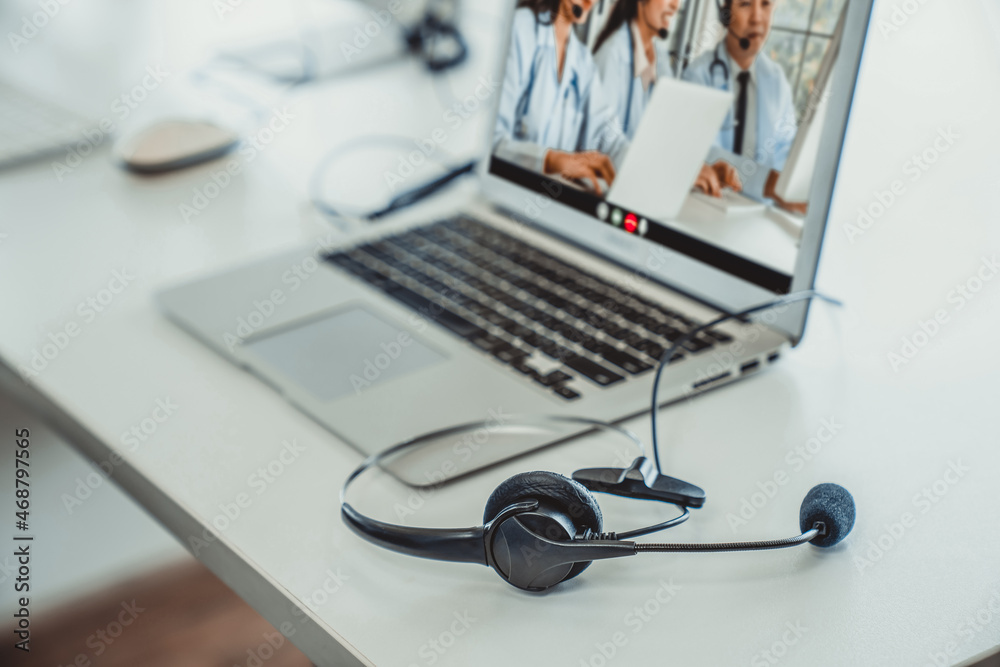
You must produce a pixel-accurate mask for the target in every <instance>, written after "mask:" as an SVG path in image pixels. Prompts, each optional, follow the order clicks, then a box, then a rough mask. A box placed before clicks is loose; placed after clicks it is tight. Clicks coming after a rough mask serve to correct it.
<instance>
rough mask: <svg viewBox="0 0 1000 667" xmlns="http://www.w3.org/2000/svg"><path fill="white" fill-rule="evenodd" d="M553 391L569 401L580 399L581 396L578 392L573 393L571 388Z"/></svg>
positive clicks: (557, 388) (558, 388)
mask: <svg viewBox="0 0 1000 667" xmlns="http://www.w3.org/2000/svg"><path fill="white" fill-rule="evenodd" d="M553 391H555V392H556V393H557V394H559V395H560V396H562V397H563V398H565V399H566V400H567V401H572V400H575V399H577V398H580V394H579V393H578V392H575V391H573V390H572V389H570V388H569V387H556V388H555V389H553Z"/></svg>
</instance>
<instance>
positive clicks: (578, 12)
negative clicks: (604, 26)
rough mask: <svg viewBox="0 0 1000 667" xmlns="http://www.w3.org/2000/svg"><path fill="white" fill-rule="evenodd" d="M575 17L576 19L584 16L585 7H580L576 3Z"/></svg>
mask: <svg viewBox="0 0 1000 667" xmlns="http://www.w3.org/2000/svg"><path fill="white" fill-rule="evenodd" d="M573 16H574V17H576V18H580V17H582V16H583V7H581V6H580V5H578V4H575V3H574V4H573Z"/></svg>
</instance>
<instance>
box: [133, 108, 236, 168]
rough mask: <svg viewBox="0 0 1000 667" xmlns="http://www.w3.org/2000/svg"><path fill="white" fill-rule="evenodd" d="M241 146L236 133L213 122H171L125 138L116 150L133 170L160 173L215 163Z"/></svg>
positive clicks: (160, 123)
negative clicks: (210, 162)
mask: <svg viewBox="0 0 1000 667" xmlns="http://www.w3.org/2000/svg"><path fill="white" fill-rule="evenodd" d="M237 143H239V136H238V135H237V134H236V133H234V132H232V131H231V130H227V129H225V128H222V127H219V126H218V125H215V124H213V123H210V122H206V121H194V120H167V121H161V122H159V123H157V124H155V125H151V126H150V127H147V128H146V129H144V130H141V131H140V132H138V133H137V134H134V135H132V136H130V137H128V138H126V139H123V140H122V141H120V142H119V143H118V145H116V146H115V149H114V150H115V153H116V154H117V155H118V157H119V159H120V160H121V161H122V163H123V164H124V165H125V166H126V167H127V168H129V169H131V170H132V171H136V172H139V173H143V174H158V173H163V172H167V171H173V170H175V169H183V168H184V167H190V166H193V165H196V164H200V163H202V162H207V161H208V160H213V159H215V158H217V157H219V156H221V155H225V154H226V153H228V152H229V151H231V150H232V149H233V148H234V147H235V146H236V144H237Z"/></svg>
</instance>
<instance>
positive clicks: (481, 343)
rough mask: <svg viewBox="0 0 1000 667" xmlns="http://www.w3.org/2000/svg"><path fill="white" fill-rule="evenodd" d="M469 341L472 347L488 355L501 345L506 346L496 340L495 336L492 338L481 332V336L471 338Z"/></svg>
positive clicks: (501, 341)
mask: <svg viewBox="0 0 1000 667" xmlns="http://www.w3.org/2000/svg"><path fill="white" fill-rule="evenodd" d="M471 340H472V344H473V345H475V346H476V347H478V348H479V349H480V350H482V351H483V352H489V353H490V354H492V353H493V350H495V349H497V348H499V347H501V346H503V345H507V343H506V342H505V341H503V340H501V339H499V338H497V337H496V336H492V335H490V334H488V333H486V332H483V333H482V334H480V335H479V336H476V337H474V338H472V339H471ZM508 347H509V345H508Z"/></svg>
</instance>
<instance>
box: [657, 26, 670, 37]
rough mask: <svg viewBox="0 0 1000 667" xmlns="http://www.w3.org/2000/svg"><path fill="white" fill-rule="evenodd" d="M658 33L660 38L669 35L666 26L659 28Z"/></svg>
mask: <svg viewBox="0 0 1000 667" xmlns="http://www.w3.org/2000/svg"><path fill="white" fill-rule="evenodd" d="M658 34H659V37H660V39H666V38H667V37H670V31H669V30H667V29H666V28H660V30H659V33H658Z"/></svg>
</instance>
